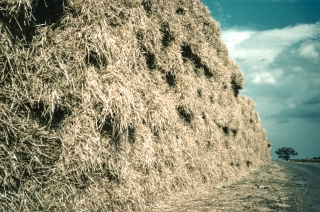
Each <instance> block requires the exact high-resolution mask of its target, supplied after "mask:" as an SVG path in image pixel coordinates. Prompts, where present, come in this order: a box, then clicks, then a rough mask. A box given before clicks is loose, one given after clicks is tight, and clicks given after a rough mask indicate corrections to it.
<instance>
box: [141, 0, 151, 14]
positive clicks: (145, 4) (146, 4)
mask: <svg viewBox="0 0 320 212" xmlns="http://www.w3.org/2000/svg"><path fill="white" fill-rule="evenodd" d="M142 6H143V8H144V10H145V11H146V12H147V14H151V13H152V2H151V0H143V1H142Z"/></svg>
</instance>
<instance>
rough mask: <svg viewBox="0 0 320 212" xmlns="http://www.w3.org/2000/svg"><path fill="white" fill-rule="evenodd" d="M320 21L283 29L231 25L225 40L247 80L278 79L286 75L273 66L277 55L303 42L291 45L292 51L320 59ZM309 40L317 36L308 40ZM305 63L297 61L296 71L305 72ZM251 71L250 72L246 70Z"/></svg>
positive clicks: (223, 36)
mask: <svg viewBox="0 0 320 212" xmlns="http://www.w3.org/2000/svg"><path fill="white" fill-rule="evenodd" d="M318 36H320V22H317V23H315V24H300V25H296V26H288V27H285V28H282V29H271V30H264V31H257V30H242V29H236V28H235V29H229V30H225V31H222V40H223V41H224V42H225V43H226V45H227V47H228V50H229V53H230V56H231V57H233V58H234V59H235V60H236V61H237V63H238V65H239V66H240V67H241V69H242V70H243V72H244V74H245V77H246V75H247V76H249V77H246V81H248V80H251V82H252V83H255V84H259V83H269V84H273V83H276V82H277V81H278V80H279V78H280V77H283V76H284V75H283V74H282V72H279V71H278V70H279V69H275V68H274V67H272V68H271V67H270V64H272V63H273V62H274V60H275V58H277V56H278V55H279V54H280V53H282V52H284V51H285V50H287V49H288V48H289V47H290V46H292V45H294V44H297V43H299V42H300V43H302V44H301V46H300V48H291V49H290V51H292V52H290V53H291V54H298V53H299V54H300V56H301V57H304V58H309V59H312V60H313V62H314V63H316V62H315V60H317V61H319V57H320V43H319V42H318V41H316V39H317V38H318ZM305 40H315V41H313V42H304V41H305ZM303 70H304V68H303V67H299V66H298V65H296V67H295V68H293V69H292V72H295V73H297V72H301V71H303ZM246 73H247V74H246Z"/></svg>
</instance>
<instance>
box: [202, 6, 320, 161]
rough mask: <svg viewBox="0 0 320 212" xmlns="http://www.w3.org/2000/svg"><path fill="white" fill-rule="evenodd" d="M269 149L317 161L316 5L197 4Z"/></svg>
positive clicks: (319, 23) (319, 52)
mask: <svg viewBox="0 0 320 212" xmlns="http://www.w3.org/2000/svg"><path fill="white" fill-rule="evenodd" d="M202 2H203V3H204V4H205V5H207V6H208V8H209V9H210V11H211V15H212V17H213V18H214V19H215V20H216V21H218V23H219V24H220V27H221V37H222V39H223V41H224V42H225V44H226V45H227V47H228V50H229V54H230V56H231V57H232V58H233V59H234V60H235V61H236V63H237V64H238V65H239V67H240V68H241V70H242V72H243V74H244V77H245V87H244V89H243V90H241V93H242V94H244V95H245V96H248V97H250V98H252V99H253V100H254V102H255V104H256V110H257V111H258V113H259V115H260V119H261V122H262V125H263V127H264V128H265V129H266V130H267V132H268V138H269V140H270V141H271V144H272V152H271V156H272V157H273V158H274V159H276V158H277V155H276V154H275V153H274V152H275V150H276V149H278V148H280V147H292V148H294V149H295V150H296V151H297V152H298V153H299V155H298V156H295V157H293V158H307V157H320V0H202Z"/></svg>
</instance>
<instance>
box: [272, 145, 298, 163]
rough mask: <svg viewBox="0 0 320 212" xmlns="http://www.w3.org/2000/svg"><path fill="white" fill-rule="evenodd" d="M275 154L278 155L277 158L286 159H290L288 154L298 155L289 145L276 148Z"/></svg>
mask: <svg viewBox="0 0 320 212" xmlns="http://www.w3.org/2000/svg"><path fill="white" fill-rule="evenodd" d="M276 154H277V155H278V158H283V159H285V160H286V161H287V160H289V159H290V155H292V156H294V155H298V152H296V151H294V149H292V148H290V147H282V148H279V149H277V151H276Z"/></svg>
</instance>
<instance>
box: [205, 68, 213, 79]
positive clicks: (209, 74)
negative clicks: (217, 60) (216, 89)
mask: <svg viewBox="0 0 320 212" xmlns="http://www.w3.org/2000/svg"><path fill="white" fill-rule="evenodd" d="M203 71H204V75H205V76H206V77H207V78H211V77H213V73H212V72H210V69H209V68H208V67H207V66H205V65H204V66H203Z"/></svg>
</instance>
